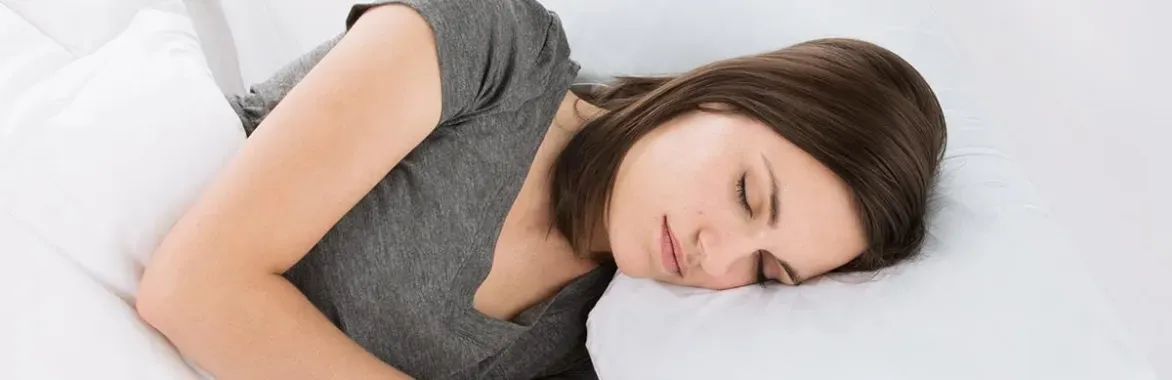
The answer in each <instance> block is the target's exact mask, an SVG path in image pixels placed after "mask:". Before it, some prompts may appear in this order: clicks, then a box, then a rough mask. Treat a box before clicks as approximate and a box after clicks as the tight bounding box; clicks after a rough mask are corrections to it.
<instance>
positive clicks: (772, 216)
mask: <svg viewBox="0 0 1172 380" xmlns="http://www.w3.org/2000/svg"><path fill="white" fill-rule="evenodd" d="M761 160H763V161H765V170H767V171H769V227H771V228H772V227H777V214H778V207H779V206H778V203H781V202H780V201H779V200H778V195H777V188H778V187H779V186H778V184H777V176H775V175H773V163H772V162H769V158H768V157H765V153H761Z"/></svg>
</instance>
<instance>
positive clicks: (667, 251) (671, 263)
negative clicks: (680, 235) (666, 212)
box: [659, 216, 684, 277]
mask: <svg viewBox="0 0 1172 380" xmlns="http://www.w3.org/2000/svg"><path fill="white" fill-rule="evenodd" d="M662 230H663V232H662V233H661V236H660V238H659V248H660V255H659V256H660V257H659V258H660V262H661V263H662V264H663V269H664V270H665V271H667V272H668V273H671V274H674V275H676V276H680V277H683V274H684V273H683V270H682V268H681V267H680V250H679V244H678V243H676V239H675V237H674V236H673V235H672V233H671V227H670V226H668V225H667V216H664V217H663V228H662Z"/></svg>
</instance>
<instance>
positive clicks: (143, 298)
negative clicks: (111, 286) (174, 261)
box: [134, 269, 174, 335]
mask: <svg viewBox="0 0 1172 380" xmlns="http://www.w3.org/2000/svg"><path fill="white" fill-rule="evenodd" d="M155 277H158V276H157V275H155V274H153V273H151V270H150V269H148V270H147V272H146V273H144V274H143V278H142V281H141V282H139V285H138V296H137V297H136V298H135V301H134V309H135V311H136V312H137V313H138V316H139V318H141V319H142V320H143V321H145V322H146V323H147V324H149V325H151V327H153V328H155V329H156V330H159V332H162V333H163V334H164V335H167V332H166V331H165V329H164V326H168V325H170V323H168V321H170V320H172V319H174V315H173V313H172V312H171V311H173V310H174V308H173V307H169V306H168V304H169V303H172V302H173V300H172V297H170V296H169V294H168V293H170V292H168V291H167V290H165V289H166V288H173V286H170V285H168V284H165V283H160V282H161V281H160V280H154V278H155Z"/></svg>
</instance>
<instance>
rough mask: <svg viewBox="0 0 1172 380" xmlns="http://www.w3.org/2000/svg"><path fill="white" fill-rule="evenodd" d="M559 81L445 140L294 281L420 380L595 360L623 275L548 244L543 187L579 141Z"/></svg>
mask: <svg viewBox="0 0 1172 380" xmlns="http://www.w3.org/2000/svg"><path fill="white" fill-rule="evenodd" d="M560 80H561V81H563V82H561V83H560V84H555V83H550V84H549V85H548V90H547V91H548V93H546V94H543V95H538V96H537V97H536V98H534V99H533V100H532V101H530V102H527V103H525V106H524V107H523V108H517V110H515V111H509V112H502V113H497V114H488V115H482V116H479V117H477V118H476V119H474V120H470V121H468V122H466V123H464V124H461V125H454V126H444V127H441V128H440V129H437V131H436V132H435V133H433V134H432V135H431V136H429V137H428V138H427V139H426V140H425V141H424V142H423V143H422V144H420V146H419V147H417V148H416V149H415V150H414V151H412V152H411V153H410V154H409V155H407V157H405V158H404V159H403V160H402V161H401V162H400V163H399V165H397V166H396V168H395V169H394V170H392V171H391V173H388V175H387V176H386V178H384V179H383V180H382V181H380V182H379V183H378V184H377V185H376V186H375V188H374V189H372V190H371V192H370V193H368V194H367V195H366V196H365V197H363V199H361V200H360V201H359V202H358V204H356V205H355V206H354V208H353V209H352V210H351V211H350V212H348V213H347V214H346V215H345V216H344V217H343V218H342V219H341V220H339V221H338V223H337V224H336V225H335V226H334V228H332V229H331V230H330V231H329V232H328V233H327V234H326V236H325V237H323V239H322V240H321V241H320V242H319V243H318V244H317V245H316V246H315V247H314V248H313V249H312V250H311V251H310V252H309V253H308V254H307V255H306V256H305V257H304V258H303V259H302V260H301V261H300V262H298V263H297V264H296V265H294V266H293V268H291V269H290V270H289V271H288V272H286V273H285V276H286V278H288V279H289V280H290V282H292V283H293V284H294V285H295V286H297V288H298V289H299V290H301V291H302V293H304V294H305V295H306V297H307V298H308V299H309V300H310V301H311V302H312V303H313V304H314V305H315V306H316V307H317V308H318V309H319V310H320V311H321V312H322V313H324V314H325V315H326V316H327V317H328V318H329V319H330V320H331V321H332V322H333V323H334V324H335V325H337V326H338V327H339V328H340V329H341V330H342V331H344V332H345V333H346V334H347V335H348V336H350V337H351V338H352V339H353V340H354V341H355V342H357V343H358V344H360V345H361V346H363V347H364V348H365V349H366V350H367V351H369V352H371V353H372V354H374V355H375V356H377V357H379V358H380V359H382V360H383V361H385V362H387V363H388V364H391V365H392V366H394V367H396V368H399V369H401V370H404V371H406V372H408V373H410V374H412V375H414V376H416V377H419V378H438V379H443V378H447V379H467V378H533V377H538V376H539V375H541V374H549V373H557V372H558V371H559V370H561V369H564V366H566V365H567V363H575V362H576V361H579V360H584V359H586V353H585V347H584V342H585V327H586V318H587V316H588V313H589V311H590V309H591V308H592V307H593V305H594V302H596V301H597V300H598V298H599V297H600V296H601V294H602V292H603V291H604V290H605V289H606V286H607V284H608V283H609V279H610V276H611V275H612V274H613V269H612V268H609V267H597V265H596V264H594V263H591V262H588V261H584V260H580V259H578V258H576V257H575V256H574V255H573V254H571V252H570V249H569V248H568V244H567V243H566V242H565V240H564V239H563V238H561V237H560V235H559V234H556V233H554V234H551V235H549V236H552V237H553V238H552V239H546V236H547V235H546V232H548V231H547V226H548V224H547V223H546V220H545V219H544V218H546V217H548V215H547V214H548V212H547V211H545V209H544V208H543V207H544V203H545V202H547V197H548V193H547V192H548V189H547V188H546V186H545V185H544V183H543V182H542V181H541V180H540V179H541V178H547V174H548V173H547V172H546V169H545V168H548V167H550V165H551V164H552V163H553V159H554V158H555V157H556V154H557V152H558V151H560V148H561V147H562V146H564V145H565V143H566V142H567V141H568V140H569V138H570V137H571V136H572V132H573V131H572V127H570V128H569V129H570V130H567V128H566V124H568V123H569V122H568V121H566V119H565V116H566V113H565V112H558V110H559V109H562V110H564V109H566V108H567V107H565V104H566V103H567V98H566V97H565V94H566V91H567V89H568V88H569V83H570V81H571V80H572V76H571V77H566V78H560ZM282 83H283V82H282ZM261 100H263V99H261ZM261 100H258V99H247V98H245V99H237V100H236V101H237V102H241V103H242V104H245V106H247V102H249V101H261ZM238 108H240V106H239V105H238ZM572 112H573V111H571V113H572ZM554 115H556V118H555V117H554ZM557 120H561V121H562V122H561V123H558V122H557ZM551 124H552V125H555V126H552V127H551Z"/></svg>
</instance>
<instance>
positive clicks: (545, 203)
mask: <svg viewBox="0 0 1172 380" xmlns="http://www.w3.org/2000/svg"><path fill="white" fill-rule="evenodd" d="M603 112H605V110H603V109H601V108H599V107H596V106H594V105H593V104H590V103H588V102H586V101H585V100H582V99H581V98H579V97H578V96H577V95H574V93H573V92H569V91H567V92H566V96H565V97H564V98H563V99H562V102H561V105H560V106H559V107H558V111H557V114H556V115H555V116H554V119H553V122H552V123H551V125H550V128H549V131H548V132H547V133H546V135H545V139H544V140H543V141H542V142H541V146H540V147H539V148H538V149H537V154H536V156H535V157H534V161H533V166H532V167H531V168H530V169H529V173H528V175H527V177H526V178H525V183H524V184H523V185H522V186H523V187H522V189H521V193H520V194H519V196H518V198H517V200H516V201H515V203H514V204H513V210H512V211H511V212H510V215H512V216H514V217H516V220H515V222H517V223H518V224H520V225H521V226H524V227H523V229H524V230H525V231H528V233H541V234H542V235H540V236H545V239H546V240H547V241H548V242H549V243H554V244H561V243H565V244H567V246H568V242H567V240H566V238H565V236H564V235H563V234H562V233H561V231H558V230H557V228H555V227H554V220H553V210H552V207H553V205H552V204H550V199H549V193H550V191H552V190H551V187H552V183H551V182H550V181H551V179H552V178H553V167H554V163H555V162H556V160H557V157H558V155H559V154H561V152H562V150H563V149H565V147H566V145H567V144H568V143H569V142H570V140H571V139H572V138H573V137H574V135H575V134H577V133H578V131H580V130H581V129H582V127H584V126H585V125H586V123H587V122H588V121H589V120H590V119H592V118H594V117H597V116H598V115H601V114H602V113H603ZM594 236H595V239H593V240H594V241H593V242H592V244H591V248H592V249H595V250H599V251H607V250H609V247H608V245H609V244H606V243H607V239H606V230H605V228H600V229H599V231H596V232H595V234H594Z"/></svg>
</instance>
